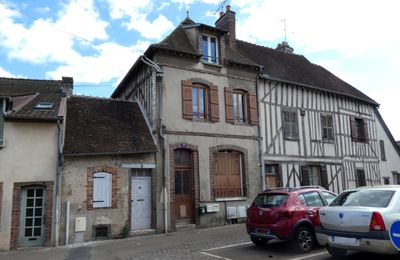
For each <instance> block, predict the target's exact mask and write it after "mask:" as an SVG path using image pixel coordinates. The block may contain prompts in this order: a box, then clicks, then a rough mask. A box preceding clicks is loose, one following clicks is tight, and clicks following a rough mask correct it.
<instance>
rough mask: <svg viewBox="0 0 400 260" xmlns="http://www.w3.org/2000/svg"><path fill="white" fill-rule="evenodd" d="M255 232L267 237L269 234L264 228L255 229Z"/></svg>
mask: <svg viewBox="0 0 400 260" xmlns="http://www.w3.org/2000/svg"><path fill="white" fill-rule="evenodd" d="M256 232H257V233H258V234H264V235H268V234H269V230H268V229H265V228H263V229H257V230H256Z"/></svg>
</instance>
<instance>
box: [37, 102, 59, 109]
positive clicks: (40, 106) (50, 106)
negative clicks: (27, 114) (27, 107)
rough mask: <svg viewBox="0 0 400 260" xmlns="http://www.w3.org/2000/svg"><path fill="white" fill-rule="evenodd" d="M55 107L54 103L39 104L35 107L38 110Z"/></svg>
mask: <svg viewBox="0 0 400 260" xmlns="http://www.w3.org/2000/svg"><path fill="white" fill-rule="evenodd" d="M53 107H54V103H53V102H39V103H37V104H36V106H35V108H36V109H52V108H53Z"/></svg>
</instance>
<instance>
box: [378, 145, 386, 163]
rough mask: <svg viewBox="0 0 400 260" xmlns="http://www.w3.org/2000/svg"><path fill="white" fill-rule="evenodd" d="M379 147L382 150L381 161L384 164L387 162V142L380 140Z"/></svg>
mask: <svg viewBox="0 0 400 260" xmlns="http://www.w3.org/2000/svg"><path fill="white" fill-rule="evenodd" d="M379 146H380V148H381V149H380V150H381V160H382V162H384V161H386V152H385V142H384V141H383V140H379Z"/></svg>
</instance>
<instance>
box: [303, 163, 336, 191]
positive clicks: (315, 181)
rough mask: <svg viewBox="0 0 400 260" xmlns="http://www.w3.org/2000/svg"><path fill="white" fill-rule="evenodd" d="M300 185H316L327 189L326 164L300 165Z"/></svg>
mask: <svg viewBox="0 0 400 260" xmlns="http://www.w3.org/2000/svg"><path fill="white" fill-rule="evenodd" d="M301 185H302V186H309V185H318V186H322V187H324V188H326V189H328V186H329V184H328V175H327V171H326V166H302V167H301Z"/></svg>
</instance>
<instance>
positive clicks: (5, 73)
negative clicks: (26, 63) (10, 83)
mask: <svg viewBox="0 0 400 260" xmlns="http://www.w3.org/2000/svg"><path fill="white" fill-rule="evenodd" d="M0 77H4V78H23V77H22V76H16V75H14V74H12V73H11V72H9V71H7V70H5V69H4V68H2V67H0Z"/></svg>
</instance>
